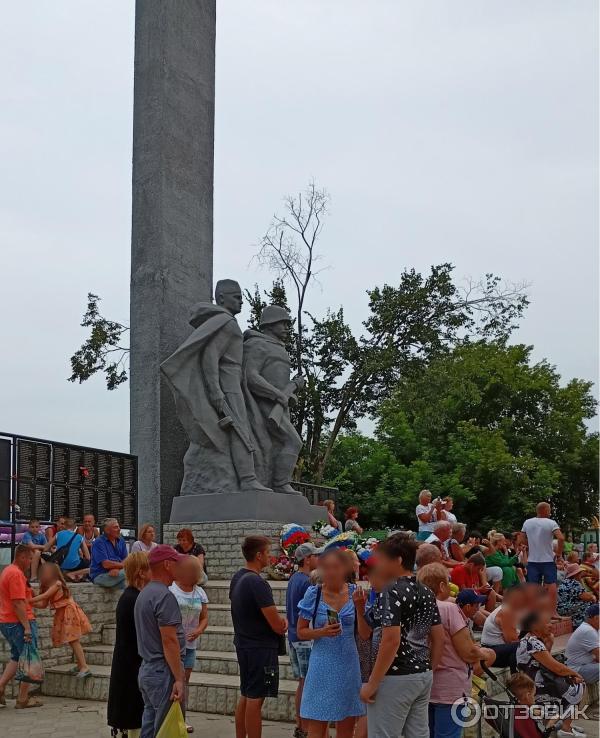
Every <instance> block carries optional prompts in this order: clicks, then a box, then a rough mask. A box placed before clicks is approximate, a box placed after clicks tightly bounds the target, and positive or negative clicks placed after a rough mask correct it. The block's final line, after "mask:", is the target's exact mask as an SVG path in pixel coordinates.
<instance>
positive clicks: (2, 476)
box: [0, 439, 11, 520]
mask: <svg viewBox="0 0 600 738" xmlns="http://www.w3.org/2000/svg"><path fill="white" fill-rule="evenodd" d="M10 456H11V442H10V441H9V440H5V439H1V440H0V520H10V485H11V474H10Z"/></svg>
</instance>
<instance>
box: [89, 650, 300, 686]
mask: <svg viewBox="0 0 600 738" xmlns="http://www.w3.org/2000/svg"><path fill="white" fill-rule="evenodd" d="M112 654H113V647H112V646H102V645H93V646H86V648H85V656H86V659H87V662H88V664H89V665H90V666H110V665H111V663H112ZM194 671H198V672H203V673H205V674H229V675H230V676H238V675H239V664H238V660H237V656H236V654H235V652H233V651H198V652H197V658H196V666H195V667H194ZM279 676H280V678H281V679H289V680H293V679H294V675H293V673H292V667H291V665H290V659H289V656H280V657H279Z"/></svg>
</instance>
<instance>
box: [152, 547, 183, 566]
mask: <svg viewBox="0 0 600 738" xmlns="http://www.w3.org/2000/svg"><path fill="white" fill-rule="evenodd" d="M184 559H187V555H186V554H180V553H177V551H176V550H175V549H174V548H173V547H172V546H167V544H166V543H160V544H159V545H158V546H155V547H154V548H153V549H152V551H150V553H149V554H148V561H149V562H150V566H152V564H160V563H161V561H183V560H184Z"/></svg>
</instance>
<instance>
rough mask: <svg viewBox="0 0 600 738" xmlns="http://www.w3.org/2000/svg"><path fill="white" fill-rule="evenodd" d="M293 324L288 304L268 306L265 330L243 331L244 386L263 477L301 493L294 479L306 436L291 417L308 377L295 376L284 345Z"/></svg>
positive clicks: (258, 467) (277, 487) (256, 463)
mask: <svg viewBox="0 0 600 738" xmlns="http://www.w3.org/2000/svg"><path fill="white" fill-rule="evenodd" d="M290 323H291V321H290V316H289V313H288V312H287V310H285V308H282V307H280V306H278V305H268V306H267V307H265V308H264V309H263V311H262V314H261V316H260V326H259V327H260V330H259V331H257V330H247V331H246V332H245V333H244V359H243V381H242V385H243V389H244V397H245V400H246V409H247V413H248V420H249V424H250V429H251V433H252V443H253V446H254V466H255V469H256V474H257V477H258V479H259V480H260V482H262V484H264V485H266V486H267V487H271V488H272V489H273V491H274V492H281V493H284V494H300V493H299V492H297V490H295V489H294V488H293V487H292V486H291V481H292V476H293V472H294V468H295V466H296V462H297V461H298V454H299V453H300V450H301V448H302V440H301V438H300V436H299V435H298V433H297V432H296V429H295V428H294V426H293V425H292V422H291V420H290V411H289V404H290V403H292V402H294V401H295V400H296V391H297V390H298V389H300V388H301V387H302V386H303V385H304V379H303V378H302V377H300V376H297V377H294V378H293V379H292V380H290V370H291V362H290V357H289V354H288V352H287V350H286V348H285V339H286V336H287V334H288V331H289V328H290Z"/></svg>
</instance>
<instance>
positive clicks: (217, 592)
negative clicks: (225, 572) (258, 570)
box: [203, 579, 288, 606]
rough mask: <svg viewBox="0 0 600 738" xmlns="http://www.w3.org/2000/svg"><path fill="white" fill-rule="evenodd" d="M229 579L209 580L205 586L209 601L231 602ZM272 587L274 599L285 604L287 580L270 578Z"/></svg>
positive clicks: (217, 603) (279, 603) (280, 603)
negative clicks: (277, 580) (278, 580)
mask: <svg viewBox="0 0 600 738" xmlns="http://www.w3.org/2000/svg"><path fill="white" fill-rule="evenodd" d="M229 584H230V582H229V580H227V579H215V580H212V579H211V580H209V582H208V584H207V585H206V586H205V587H203V589H204V591H205V592H206V595H207V597H208V601H209V602H210V603H211V604H214V605H228V604H229ZM269 584H270V585H271V589H272V590H273V599H274V600H275V604H276V605H283V606H285V592H286V590H287V585H288V583H287V582H276V581H272V580H269Z"/></svg>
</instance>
